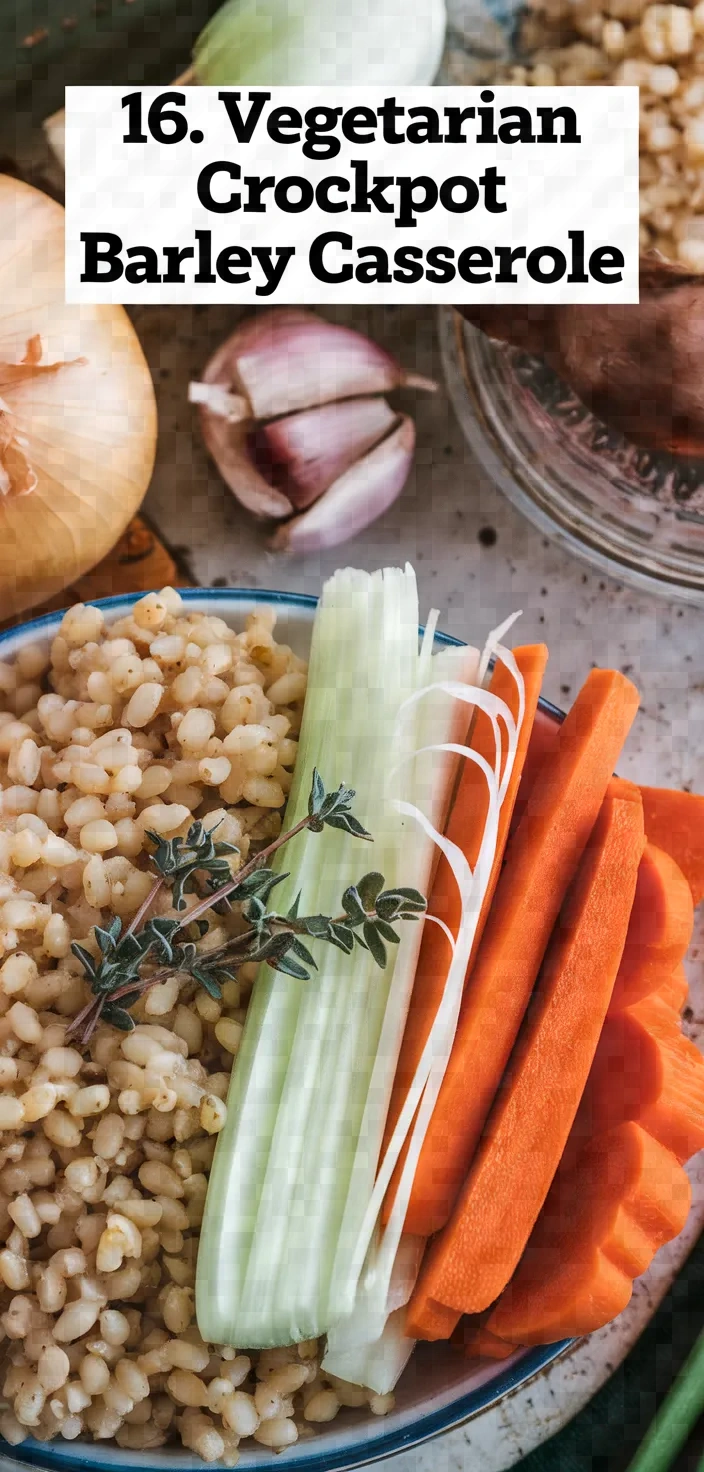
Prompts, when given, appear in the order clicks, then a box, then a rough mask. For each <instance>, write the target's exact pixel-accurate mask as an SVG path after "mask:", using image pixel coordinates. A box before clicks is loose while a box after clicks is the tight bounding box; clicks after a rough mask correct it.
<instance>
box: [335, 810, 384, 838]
mask: <svg viewBox="0 0 704 1472" xmlns="http://www.w3.org/2000/svg"><path fill="white" fill-rule="evenodd" d="M325 822H326V824H327V826H328V828H339V829H341V831H342V832H343V833H351V834H352V836H353V837H354V838H366V839H368V840H369V842H370V843H371V842H373V840H372V835H371V833H367V830H366V828H363V827H362V824H361V823H360V822H359V819H358V818H355V816H354V814H353V813H332V814H331V816H330V817H329V818H326V819H325Z"/></svg>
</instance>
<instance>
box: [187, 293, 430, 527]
mask: <svg viewBox="0 0 704 1472" xmlns="http://www.w3.org/2000/svg"><path fill="white" fill-rule="evenodd" d="M401 387H406V388H408V387H412V388H420V389H427V390H430V391H434V390H435V389H436V387H437V385H436V384H434V383H433V382H432V381H431V380H429V379H426V378H421V377H419V376H417V375H414V374H408V373H406V372H405V370H404V369H403V368H402V367H401V365H400V364H399V363H397V362H396V361H395V359H394V358H392V357H391V355H390V354H389V353H387V352H386V351H385V349H383V348H381V347H379V345H378V344H377V343H374V342H371V341H370V340H369V339H368V338H366V337H364V336H363V335H362V334H361V333H359V332H355V331H353V330H352V329H351V328H348V327H340V326H338V325H337V324H335V323H334V322H328V321H326V320H324V319H323V318H321V317H318V316H317V315H316V314H315V313H314V312H308V311H304V310H301V309H300V308H292V307H283V308H274V309H271V310H268V311H262V312H260V313H257V314H256V315H254V316H252V317H249V318H247V319H246V320H245V321H244V322H242V323H241V325H240V326H239V327H238V328H237V329H236V330H235V332H233V333H232V335H231V336H230V337H229V338H228V339H227V341H226V342H224V343H223V344H222V346H221V347H220V348H218V350H217V352H216V353H215V354H214V355H213V357H212V358H211V360H210V362H209V363H208V365H207V367H206V369H205V372H204V374H203V378H202V380H201V382H199V383H192V384H191V385H190V390H189V398H190V400H191V402H192V403H195V404H198V405H199V408H200V417H201V425H202V430H203V437H204V440H205V443H206V446H207V448H208V450H209V452H210V454H211V455H212V457H213V459H214V460H215V463H216V464H217V466H218V469H219V470H220V473H221V475H222V477H223V479H224V480H225V482H226V484H227V485H228V486H229V488H230V490H231V491H232V492H233V495H235V496H236V497H237V499H238V500H239V501H240V502H241V503H242V505H243V506H244V507H245V508H246V509H247V510H248V511H249V512H251V514H252V515H253V516H256V517H258V518H260V519H266V520H270V521H271V520H274V521H284V520H286V522H287V525H286V526H285V527H283V528H282V531H281V535H280V536H279V537H275V538H274V540H273V542H272V544H271V545H273V546H274V547H277V548H281V549H284V548H285V549H287V550H290V551H294V550H300V551H305V550H312V549H313V548H314V547H320V546H336V545H337V544H338V543H340V542H343V541H346V540H347V539H348V537H350V536H354V535H355V534H356V533H357V532H359V531H361V530H362V529H363V528H364V527H365V526H368V525H369V523H370V522H371V521H373V520H375V519H376V517H377V516H380V515H381V513H382V511H384V510H386V508H387V506H389V505H391V503H392V501H394V500H395V499H396V497H397V496H398V495H399V494H400V491H401V490H402V488H403V484H404V482H405V479H406V476H407V474H408V471H409V469H410V465H411V461H412V457H413V448H414V442H415V431H414V428H413V424H412V421H411V420H410V419H408V418H407V417H406V416H401V415H399V414H397V413H396V412H395V410H393V409H392V408H391V407H390V405H389V404H388V403H387V401H386V399H385V398H384V397H383V395H384V394H385V393H387V392H390V391H391V390H393V389H396V388H401ZM328 502H329V503H330V504H329V505H328ZM297 512H298V513H300V514H299V515H295V513H297ZM313 512H315V513H316V514H315V515H313ZM289 518H290V520H288V519H289Z"/></svg>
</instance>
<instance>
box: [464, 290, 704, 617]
mask: <svg viewBox="0 0 704 1472" xmlns="http://www.w3.org/2000/svg"><path fill="white" fill-rule="evenodd" d="M440 340H441V348H442V356H443V364H444V370H445V376H446V381H447V386H448V390H449V393H450V398H451V400H452V403H453V405H454V408H455V411H456V413H457V416H458V419H459V422H460V426H461V428H462V430H463V433H464V435H465V437H466V439H467V440H468V442H469V444H470V446H471V448H472V450H473V451H474V453H475V455H476V456H477V459H478V460H479V462H480V463H481V465H482V466H483V467H484V469H485V470H486V471H487V472H488V474H489V475H490V476H491V478H492V480H493V481H495V483H496V484H497V486H498V487H499V489H500V490H502V491H503V492H504V494H505V495H506V496H508V498H509V500H510V501H512V502H513V504H514V506H515V507H516V508H517V509H518V510H519V511H521V512H523V515H524V516H527V517H528V519H529V521H532V522H533V524H534V525H535V526H537V527H538V528H539V530H540V531H541V532H543V533H544V534H545V535H546V536H548V537H550V538H552V539H553V540H554V541H557V542H560V543H561V544H562V546H564V547H565V548H566V549H567V550H568V551H569V552H572V553H575V554H576V555H577V556H578V557H581V558H582V559H583V560H584V561H586V562H589V563H591V564H592V565H593V566H595V567H597V568H599V570H600V571H601V572H606V573H609V574H610V575H611V576H612V577H615V578H618V579H619V580H620V581H621V582H627V583H631V584H633V585H634V586H636V587H638V588H640V589H642V590H644V591H647V592H649V593H658V594H661V595H664V596H666V597H669V598H675V599H681V600H682V601H685V602H688V603H696V604H704V460H685V459H683V458H680V457H677V458H676V457H674V456H672V455H667V454H663V453H655V452H651V451H647V450H643V449H640V448H639V447H637V446H636V445H633V444H631V442H630V441H629V440H627V439H626V438H625V437H624V436H623V435H622V434H620V433H619V432H618V431H616V430H612V429H610V428H608V427H607V426H606V425H605V424H603V423H602V422H601V421H600V420H598V419H597V418H596V417H595V416H594V415H593V414H592V413H591V412H590V411H589V410H588V409H587V408H586V407H585V406H584V404H583V403H582V402H581V401H580V400H579V399H578V398H577V396H576V394H575V393H574V392H573V391H572V390H571V389H570V388H569V387H568V386H567V385H566V384H564V383H563V382H561V380H560V379H559V378H558V377H557V376H556V374H555V373H553V371H552V370H551V369H550V368H548V367H547V366H546V364H545V363H544V362H543V361H542V359H540V358H536V357H532V356H531V355H529V354H527V353H523V352H521V351H520V350H519V349H517V348H513V347H509V346H507V345H505V344H503V343H496V342H492V341H490V339H489V338H487V337H486V336H485V335H484V333H482V332H479V331H478V329H477V328H475V327H472V326H471V325H470V324H469V323H468V322H466V321H465V320H464V318H462V317H460V316H459V314H458V313H456V312H454V311H452V310H450V309H446V308H443V309H442V310H441V314H440Z"/></svg>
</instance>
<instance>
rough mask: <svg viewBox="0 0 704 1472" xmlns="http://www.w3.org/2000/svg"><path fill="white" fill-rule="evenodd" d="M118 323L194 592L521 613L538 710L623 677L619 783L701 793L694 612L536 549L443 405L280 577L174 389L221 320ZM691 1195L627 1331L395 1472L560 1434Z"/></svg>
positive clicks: (153, 495)
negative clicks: (375, 483) (390, 491)
mask: <svg viewBox="0 0 704 1472" xmlns="http://www.w3.org/2000/svg"><path fill="white" fill-rule="evenodd" d="M329 315H333V314H332V313H331V314H329ZM334 315H336V316H337V317H338V319H339V320H341V321H346V322H348V323H349V324H350V325H352V326H355V327H358V328H359V329H360V330H362V331H366V332H368V333H370V335H372V336H374V337H376V338H377V339H378V340H379V341H381V342H383V343H385V344H386V346H387V347H388V348H389V349H390V350H391V351H392V352H394V353H395V354H396V355H397V356H398V357H399V358H400V359H402V361H403V362H404V364H405V365H407V366H408V367H411V368H413V369H414V370H415V371H417V372H419V373H423V374H428V375H430V376H433V377H436V378H438V379H441V376H442V375H441V367H440V362H439V354H438V348H437V334H436V318H435V314H434V313H433V312H431V311H411V310H409V309H407V308H402V309H399V308H395V309H391V308H389V309H387V310H381V309H369V310H364V309H360V308H356V309H354V310H350V309H348V310H340V311H339V312H338V313H336V314H334ZM134 316H135V321H136V325H137V327H138V330H139V332H140V336H141V338H142V342H143V344H144V346H145V350H146V352H147V355H148V357H149V361H150V366H151V369H152V372H153V375H154V379H155V382H156V384H157V390H158V394H159V414H160V436H159V454H158V461H157V466H156V472H155V476H154V480H153V484H152V487H151V490H150V492H149V495H148V498H147V502H146V510H147V512H148V513H149V514H150V516H151V517H152V519H153V521H154V522H155V524H156V525H157V527H158V528H159V530H160V531H161V532H162V534H163V535H164V536H165V537H166V538H167V540H168V541H169V542H170V543H171V544H172V546H173V547H175V548H178V549H179V551H180V553H181V555H182V557H183V559H184V561H185V563H186V565H187V566H188V567H189V568H190V570H191V572H192V575H193V579H194V581H197V582H199V583H201V584H213V583H215V584H219V585H221V586H225V585H228V586H246V587H256V588H281V589H284V590H287V591H297V592H309V593H317V592H318V591H319V590H320V586H321V583H322V581H323V579H324V578H325V577H327V576H328V575H329V574H330V573H331V572H333V571H334V569H335V568H336V567H338V566H339V565H340V564H341V563H343V562H351V563H354V564H355V565H356V566H359V567H364V568H369V569H371V568H374V567H379V566H381V565H383V564H385V563H389V562H391V563H393V562H398V561H399V560H401V559H402V560H404V561H405V560H409V561H411V562H412V563H413V564H414V566H415V568H416V571H417V574H418V579H419V586H420V595H421V606H422V608H423V609H425V608H427V607H429V606H436V607H438V608H439V609H440V611H441V617H440V627H441V628H443V629H445V630H446V631H447V632H448V633H451V634H455V635H457V636H459V637H461V638H466V639H468V640H469V641H470V642H472V643H480V642H481V641H482V639H483V637H484V635H485V634H486V633H487V632H488V631H489V630H490V629H491V628H492V627H494V626H495V625H496V624H497V623H499V622H500V621H501V620H502V619H503V618H505V616H506V615H507V614H508V613H510V612H512V611H513V610H514V609H517V608H520V609H522V610H523V617H522V619H521V621H520V625H519V628H520V637H521V639H522V640H525V641H526V642H528V641H530V640H537V639H541V640H545V642H546V643H547V644H548V646H549V649H550V663H549V667H548V674H547V679H546V685H545V694H546V695H547V696H548V698H550V699H551V700H553V701H554V702H555V703H556V704H557V705H560V704H562V705H564V704H569V702H570V701H571V699H572V697H573V696H574V694H575V692H576V690H577V689H578V687H579V685H580V683H581V681H582V680H583V678H584V677H585V675H586V673H587V671H588V669H589V667H590V665H592V664H597V663H598V664H602V665H610V666H613V667H617V668H620V669H622V670H623V671H624V672H625V673H627V674H629V675H631V676H632V678H633V679H634V680H635V681H636V683H637V684H638V686H639V688H640V690H641V692H642V708H641V711H640V714H639V716H638V718H637V721H636V724H635V727H634V730H633V732H632V734H631V737H630V740H629V743H628V747H627V750H626V752H625V754H624V759H623V762H622V763H621V771H622V773H623V775H624V776H631V777H634V778H636V779H638V780H640V781H645V782H649V783H657V784H659V785H663V786H684V787H691V788H693V789H695V790H698V791H702V790H704V641H703V640H702V627H703V620H702V614H701V612H700V611H697V610H696V609H694V608H691V607H687V606H684V605H683V606H678V605H674V604H669V603H665V602H661V601H659V600H655V599H654V598H651V597H648V596H645V595H643V594H640V593H634V592H633V591H631V590H630V589H629V588H625V587H621V586H620V585H619V584H617V583H615V582H612V581H610V580H609V579H607V578H603V577H600V576H599V575H598V574H596V573H593V572H591V571H589V570H588V569H587V568H585V567H583V566H582V564H581V563H580V562H577V561H575V560H573V559H572V558H570V557H568V556H567V555H566V554H565V553H564V552H562V551H561V550H560V549H559V548H557V547H554V546H552V545H551V544H550V543H549V542H547V541H546V540H544V539H543V538H542V537H541V536H540V534H539V533H538V532H536V531H534V530H533V528H532V527H531V526H530V525H529V524H528V523H527V522H525V521H523V520H522V518H521V517H520V516H519V515H518V514H517V512H515V511H514V510H513V508H512V507H511V506H510V505H509V504H508V503H507V502H506V501H505V500H504V499H503V498H502V497H501V495H500V494H499V493H498V491H496V490H495V489H494V487H493V486H492V485H491V483H489V482H488V480H487V478H486V476H485V475H484V474H483V473H482V472H481V471H480V470H479V468H478V466H477V464H476V462H475V461H474V459H473V458H472V456H471V454H470V452H469V450H468V449H467V447H466V446H465V444H464V441H463V439H462V436H461V434H460V430H459V428H458V425H457V423H456V421H455V418H454V415H453V412H452V409H451V407H450V404H449V403H448V400H447V397H446V395H445V394H444V392H443V391H442V389H441V390H440V392H438V393H437V394H436V395H434V396H427V395H413V396H412V398H411V396H410V395H404V396H403V397H404V406H405V407H408V408H409V409H410V410H411V412H413V414H414V415H415V419H416V424H417V430H418V444H417V454H416V462H415V469H414V472H413V474H412V476H411V479H410V480H409V482H408V484H407V486H406V488H405V490H404V492H403V495H402V497H401V499H400V500H399V501H398V502H397V503H396V505H395V506H394V507H393V508H392V509H391V510H390V511H389V512H388V513H387V514H386V515H385V516H384V517H383V518H382V519H381V520H380V521H378V522H377V523H376V524H375V525H374V526H372V527H369V528H368V529H367V531H366V532H365V533H364V534H363V535H362V536H360V537H358V538H357V539H356V540H355V541H353V542H352V543H349V544H348V545H347V546H345V547H342V548H337V549H334V550H333V551H331V552H328V553H325V554H322V555H320V556H317V557H308V558H306V559H304V560H299V559H296V560H282V559H281V558H279V557H274V556H273V555H272V554H271V553H270V552H268V551H267V549H266V546H265V542H264V539H263V536H262V533H261V531H260V530H259V529H258V528H257V527H255V526H254V525H253V523H252V522H251V521H250V520H249V518H248V517H247V515H246V513H245V512H244V511H242V510H241V508H240V507H239V506H238V505H237V504H236V503H235V501H234V500H233V498H232V496H231V495H230V493H229V492H228V490H227V489H226V488H225V486H224V485H223V484H222V482H221V480H220V478H219V475H218V473H217V471H216V470H215V468H214V467H213V466H212V465H211V464H210V463H209V461H208V458H207V456H206V454H205V451H204V450H203V448H202V445H201V443H200V440H199V437H198V431H197V423H196V419H195V412H194V410H193V409H191V408H190V407H189V405H188V403H187V385H188V381H189V379H190V378H193V377H198V376H199V374H200V372H201V370H202V368H203V367H204V365H205V363H206V362H207V360H208V358H209V356H210V354H211V353H212V352H213V351H214V349H215V348H216V347H217V346H218V344H219V343H220V342H221V341H222V339H223V338H224V337H225V336H226V335H227V334H228V333H229V332H230V331H232V329H233V327H234V325H235V324H236V322H237V320H238V313H237V312H236V311H234V310H231V309H228V308H222V307H202V308H198V307H196V308H183V309H182V308H175V307H168V308H164V309H158V308H145V309H141V310H140V311H139V312H136V313H135V314H134ZM194 431H195V432H194ZM700 954H701V946H699V947H697V948H695V950H694V952H693V955H692V959H693V971H692V982H693V989H694V997H693V1012H694V1015H693V1017H692V1020H691V1022H690V1030H691V1031H692V1032H693V1033H694V1034H695V1035H697V1034H698V1033H699V1029H700V1025H701V1022H702V1018H703V1016H704V1005H702V1004H700V1001H699V997H698V996H697V985H696V983H697V980H698V979H701V978H700V977H699V978H697V975H696V973H697V972H698V973H701V970H702V968H701V963H700V962H699V960H698V957H699V956H700ZM702 993H703V995H702V1002H703V1003H704V988H703V989H702ZM694 1184H695V1207H694V1209H693V1213H692V1216H691V1218H690V1222H689V1224H688V1228H687V1231H686V1233H685V1234H683V1237H682V1238H680V1239H678V1241H677V1242H676V1243H674V1244H671V1246H670V1247H669V1248H668V1249H665V1250H664V1251H663V1252H662V1253H660V1254H659V1255H658V1258H657V1259H656V1261H655V1263H654V1264H653V1268H652V1269H651V1271H650V1273H649V1274H648V1275H647V1278H646V1279H644V1280H642V1281H641V1283H639V1284H638V1285H637V1289H636V1293H635V1294H634V1299H633V1302H632V1304H631V1307H630V1308H629V1310H628V1311H627V1313H626V1314H624V1315H622V1316H621V1318H620V1319H619V1320H617V1321H616V1322H615V1324H613V1325H610V1326H609V1327H608V1328H607V1329H606V1330H602V1331H601V1333H600V1334H598V1335H594V1336H592V1338H591V1339H590V1340H589V1341H587V1342H586V1343H584V1344H582V1345H580V1346H578V1347H577V1348H576V1349H575V1350H574V1351H572V1353H571V1354H570V1355H569V1356H568V1357H567V1358H566V1359H563V1360H562V1361H561V1362H559V1363H557V1364H555V1365H554V1366H553V1367H552V1368H551V1369H550V1371H549V1372H548V1373H547V1374H546V1375H545V1376H543V1377H542V1378H541V1380H540V1381H539V1382H536V1383H534V1384H533V1385H531V1386H529V1387H528V1388H526V1389H525V1390H523V1391H522V1392H519V1393H517V1394H516V1395H514V1396H512V1397H510V1398H508V1399H507V1400H506V1401H504V1402H502V1404H501V1406H499V1407H498V1408H497V1409H495V1410H494V1411H491V1412H489V1413H485V1414H484V1415H483V1416H482V1417H481V1418H480V1419H478V1420H475V1421H474V1422H472V1423H471V1424H470V1425H469V1426H467V1427H465V1428H463V1429H462V1430H459V1431H455V1432H453V1433H450V1434H449V1435H447V1436H445V1437H443V1438H442V1439H441V1440H440V1441H436V1442H433V1443H431V1444H429V1445H427V1446H426V1447H424V1448H419V1449H418V1450H416V1451H412V1452H407V1453H405V1454H403V1455H401V1456H399V1457H398V1458H396V1459H395V1461H394V1468H395V1469H398V1472H431V1469H433V1472H436V1469H437V1472H460V1469H462V1472H464V1469H469V1468H481V1469H482V1472H499V1469H501V1468H504V1467H507V1466H509V1465H511V1464H512V1463H513V1462H515V1461H516V1460H517V1459H518V1458H519V1457H520V1456H521V1455H523V1454H524V1453H525V1452H526V1451H528V1450H530V1449H531V1447H533V1446H534V1445H536V1444H537V1443H538V1442H539V1441H541V1440H543V1439H544V1438H545V1436H547V1435H550V1434H551V1433H552V1432H553V1431H555V1430H557V1429H558V1428H559V1426H561V1425H562V1424H564V1422H565V1421H566V1420H568V1419H569V1417H570V1416H571V1415H572V1414H574V1412H575V1411H576V1410H577V1409H579V1407H580V1406H581V1405H583V1404H584V1403H585V1401H586V1400H587V1399H588V1398H589V1396H590V1395H592V1394H593V1393H594V1391H595V1390H596V1389H597V1388H598V1386H599V1385H600V1384H601V1383H602V1382H603V1380H605V1379H606V1377H607V1375H608V1374H609V1373H610V1370H611V1369H613V1367H614V1366H615V1365H616V1364H617V1363H618V1362H619V1360H620V1359H621V1358H622V1357H623V1354H624V1353H625V1352H626V1350H627V1349H628V1348H629V1347H630V1345H631V1343H632V1342H633V1341H634V1339H635V1338H636V1337H637V1334H638V1332H639V1330H640V1328H641V1327H642V1325H643V1323H644V1322H645V1319H646V1318H647V1317H648V1315H649V1313H650V1312H651V1311H652V1308H653V1307H654V1306H655V1304H656V1302H657V1301H659V1299H660V1298H661V1297H662V1296H663V1294H664V1293H665V1291H666V1289H667V1286H668V1284H669V1282H670V1279H671V1276H672V1274H673V1272H674V1271H676V1270H677V1268H678V1266H679V1265H680V1264H681V1262H682V1261H683V1260H684V1257H685V1256H686V1252H687V1251H688V1249H689V1247H690V1246H691V1245H692V1244H693V1241H694V1240H695V1238H696V1236H697V1234H698V1232H699V1231H700V1230H701V1227H702V1224H703V1223H704V1166H700V1168H699V1172H698V1177H697V1178H696V1179H695V1182H694Z"/></svg>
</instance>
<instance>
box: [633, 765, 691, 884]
mask: <svg viewBox="0 0 704 1472" xmlns="http://www.w3.org/2000/svg"><path fill="white" fill-rule="evenodd" d="M641 794H642V797H643V812H644V814H645V831H646V833H647V835H648V838H649V839H650V842H651V843H655V844H657V847H658V848H662V849H664V850H665V852H666V853H668V854H670V856H671V858H673V859H674V861H675V863H676V864H677V865H678V866H679V868H680V869H681V870H682V873H683V874H684V876H685V878H686V880H687V881H688V883H689V886H690V889H691V891H692V899H693V901H694V904H695V905H698V904H700V903H701V901H702V899H704V797H700V796H698V794H696V793H694V792H673V791H670V790H669V789H668V788H666V787H641Z"/></svg>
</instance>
